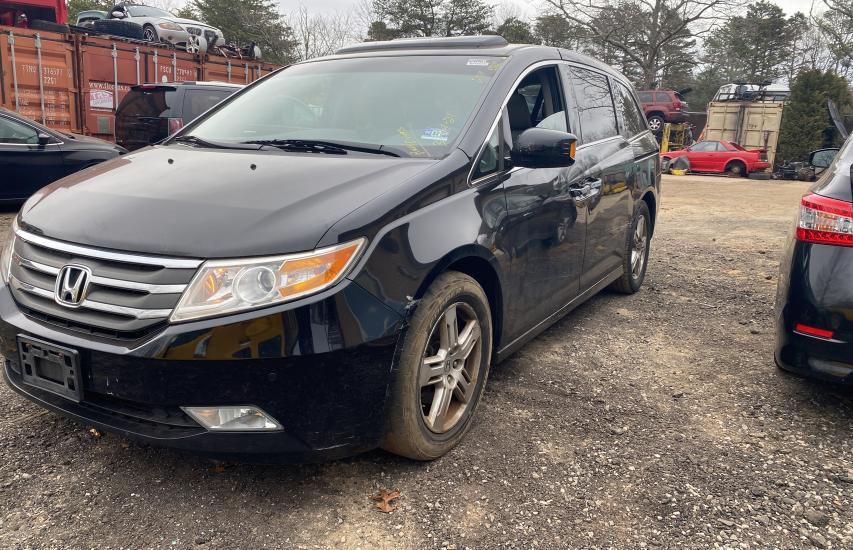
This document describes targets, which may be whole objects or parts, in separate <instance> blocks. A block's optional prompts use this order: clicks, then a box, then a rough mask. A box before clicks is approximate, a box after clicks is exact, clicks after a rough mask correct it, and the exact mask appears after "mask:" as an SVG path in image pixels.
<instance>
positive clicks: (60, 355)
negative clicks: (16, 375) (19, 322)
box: [18, 334, 83, 403]
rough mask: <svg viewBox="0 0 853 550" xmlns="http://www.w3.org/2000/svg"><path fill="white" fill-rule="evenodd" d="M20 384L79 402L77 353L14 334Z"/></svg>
mask: <svg viewBox="0 0 853 550" xmlns="http://www.w3.org/2000/svg"><path fill="white" fill-rule="evenodd" d="M18 356H19V357H20V359H21V375H22V376H23V378H24V383H25V384H28V385H30V386H34V387H36V388H39V389H42V390H45V391H49V392H51V393H55V394H56V395H61V396H62V397H65V398H66V399H70V400H71V401H74V402H76V403H79V402H80V400H81V399H82V398H83V388H82V384H81V382H82V376H81V373H80V354H79V353H78V352H77V351H76V350H73V349H71V348H66V347H64V346H57V345H56V344H51V343H50V342H45V341H44V340H39V339H38V338H32V337H30V336H24V335H23V334H19V335H18Z"/></svg>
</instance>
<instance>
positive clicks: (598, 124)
mask: <svg viewBox="0 0 853 550" xmlns="http://www.w3.org/2000/svg"><path fill="white" fill-rule="evenodd" d="M571 73H572V88H573V89H574V92H575V101H576V102H577V109H578V115H579V117H580V125H581V128H580V130H581V134H582V135H583V139H582V140H581V142H582V143H591V142H593V141H598V140H600V139H605V138H609V137H613V136H617V135H619V132H618V130H617V128H616V110H615V109H614V108H613V99H612V98H611V97H610V85H609V84H608V83H607V77H606V76H604V75H603V74H601V73H597V72H594V71H590V70H587V69H581V68H580V67H574V66H573V67H572V68H571Z"/></svg>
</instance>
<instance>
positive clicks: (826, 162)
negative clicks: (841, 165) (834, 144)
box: [809, 149, 838, 168]
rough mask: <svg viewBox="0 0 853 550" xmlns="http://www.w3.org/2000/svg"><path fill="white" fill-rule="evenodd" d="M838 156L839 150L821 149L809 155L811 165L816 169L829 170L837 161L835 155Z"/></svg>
mask: <svg viewBox="0 0 853 550" xmlns="http://www.w3.org/2000/svg"><path fill="white" fill-rule="evenodd" d="M836 154H838V149H820V150H818V151H812V152H811V153H810V154H809V164H811V165H812V166H814V167H815V168H829V166H830V165H831V164H832V161H833V160H835V155H836Z"/></svg>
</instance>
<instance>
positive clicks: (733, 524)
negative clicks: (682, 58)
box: [0, 177, 853, 550]
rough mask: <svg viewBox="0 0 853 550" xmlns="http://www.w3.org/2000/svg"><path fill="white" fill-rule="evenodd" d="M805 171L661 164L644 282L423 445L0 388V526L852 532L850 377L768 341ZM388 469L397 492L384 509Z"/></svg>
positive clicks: (189, 530) (267, 531)
mask: <svg viewBox="0 0 853 550" xmlns="http://www.w3.org/2000/svg"><path fill="white" fill-rule="evenodd" d="M804 191H805V186H803V185H802V184H796V183H777V182H758V181H751V180H729V179H725V178H707V177H680V178H677V177H668V178H667V179H665V181H664V198H663V207H662V211H661V213H660V216H659V223H658V228H657V233H656V235H655V238H654V240H653V242H652V257H651V262H650V266H649V272H648V277H647V279H646V286H645V287H644V289H643V290H642V291H641V292H640V293H638V294H636V295H634V296H631V297H622V296H617V295H613V294H603V295H601V296H599V297H596V298H594V299H593V300H591V301H590V302H589V303H587V304H586V305H584V306H582V307H581V308H579V309H578V310H576V311H575V312H574V313H573V314H571V315H569V316H568V317H567V318H565V319H564V320H563V321H561V322H560V323H558V324H557V325H555V326H554V327H552V328H551V329H550V330H548V331H547V332H546V333H544V334H543V335H542V336H540V337H539V338H537V339H536V340H535V341H533V342H531V343H530V344H528V345H527V346H526V347H525V348H524V349H522V350H521V351H520V352H519V353H517V354H516V355H515V356H513V357H512V358H510V359H509V360H508V361H506V362H505V363H503V364H502V365H500V366H499V367H497V368H496V369H494V371H493V374H492V377H491V379H490V381H489V385H488V387H487V389H486V394H485V402H484V403H483V406H482V407H481V408H480V410H479V413H478V414H479V417H478V420H477V422H476V423H475V426H474V427H473V429H472V431H471V432H470V433H469V435H468V438H467V439H466V440H465V441H464V442H463V444H462V445H461V446H459V447H458V448H457V449H456V450H454V451H453V452H452V453H450V454H449V455H448V456H446V457H444V458H442V459H440V460H437V461H435V462H433V463H431V464H418V463H412V462H408V461H406V460H402V459H398V458H395V457H393V456H390V455H387V454H385V453H382V452H379V451H376V452H373V453H369V454H366V455H362V456H359V457H356V458H353V459H349V460H344V461H339V462H335V463H330V464H322V465H310V466H290V467H259V466H247V465H226V466H224V467H223V466H216V467H211V465H210V463H208V462H205V461H204V460H201V459H198V458H195V457H192V456H187V455H183V454H178V453H175V452H171V451H165V450H161V449H156V448H151V447H146V446H142V445H138V444H136V443H132V442H129V441H126V440H123V439H121V438H119V437H116V436H112V435H110V434H104V435H102V436H101V437H95V436H93V435H92V434H90V433H89V432H87V430H86V428H85V427H82V426H79V425H76V424H73V423H71V422H69V421H67V420H64V419H62V418H59V417H57V416H55V415H53V414H51V413H47V412H43V411H42V410H41V409H39V408H37V407H36V406H34V405H32V404H30V403H29V402H27V401H25V400H23V399H22V398H20V397H18V396H17V395H16V394H14V393H12V392H11V391H10V390H8V389H7V388H6V387H5V386H3V387H0V457H2V461H0V547H2V548H165V547H170V548H198V549H203V548H253V549H254V548H363V549H365V550H366V549H372V548H447V549H452V548H455V549H458V550H462V549H463V548H471V549H475V548H477V549H479V548H489V549H490V548H503V547H508V548H644V547H664V548H709V547H717V546H719V547H729V548H810V547H818V548H853V506H851V500H853V460H851V459H853V449H851V444H850V440H851V432H853V422H851V416H852V415H853V414H852V413H851V409H853V393H851V392H850V390H845V389H842V388H838V387H833V386H830V385H826V384H822V383H817V382H812V381H807V380H803V379H799V378H796V377H793V376H791V375H787V374H784V373H782V372H780V371H778V370H777V369H776V367H775V366H774V365H773V358H772V347H773V316H772V311H773V300H774V292H775V287H776V283H775V281H776V273H777V268H778V262H779V258H780V247H781V245H782V242H783V239H784V235H785V233H786V232H787V231H788V229H789V228H790V223H791V221H792V218H793V216H794V215H795V212H796V209H797V203H798V198H799V196H800V195H802V193H803V192H804ZM3 218H4V219H3V224H7V223H8V218H9V215H6V216H4V217H3ZM383 488H385V489H389V490H395V489H396V490H399V491H400V492H401V494H402V496H401V497H400V499H399V500H398V501H397V509H396V510H395V511H394V512H392V513H389V514H385V513H381V512H379V511H378V510H377V509H376V508H375V507H374V504H373V503H372V502H371V501H370V500H369V497H370V496H371V495H372V494H375V493H376V492H378V491H379V490H380V489H383Z"/></svg>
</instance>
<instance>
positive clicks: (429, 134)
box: [421, 128, 450, 143]
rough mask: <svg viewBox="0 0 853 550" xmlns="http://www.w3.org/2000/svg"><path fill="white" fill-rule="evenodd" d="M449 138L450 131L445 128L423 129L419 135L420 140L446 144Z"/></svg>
mask: <svg viewBox="0 0 853 550" xmlns="http://www.w3.org/2000/svg"><path fill="white" fill-rule="evenodd" d="M449 136H450V131H449V130H448V129H447V128H424V132H423V134H421V139H425V140H428V141H440V142H441V143H447V138H448V137H449Z"/></svg>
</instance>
